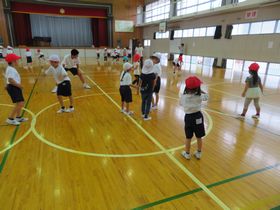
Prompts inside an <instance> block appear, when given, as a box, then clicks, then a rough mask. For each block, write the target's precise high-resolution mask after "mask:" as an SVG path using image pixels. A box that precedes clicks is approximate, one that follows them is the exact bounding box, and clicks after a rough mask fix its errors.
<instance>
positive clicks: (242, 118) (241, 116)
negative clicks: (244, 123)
mask: <svg viewBox="0 0 280 210" xmlns="http://www.w3.org/2000/svg"><path fill="white" fill-rule="evenodd" d="M236 118H237V119H240V120H244V119H245V115H242V114H239V115H237V116H236Z"/></svg>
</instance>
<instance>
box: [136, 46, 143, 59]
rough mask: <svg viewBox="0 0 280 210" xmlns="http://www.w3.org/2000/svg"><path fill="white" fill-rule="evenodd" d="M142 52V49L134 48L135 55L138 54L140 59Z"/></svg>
mask: <svg viewBox="0 0 280 210" xmlns="http://www.w3.org/2000/svg"><path fill="white" fill-rule="evenodd" d="M143 50H144V48H143V47H136V48H135V53H136V54H139V55H140V56H141V57H143Z"/></svg>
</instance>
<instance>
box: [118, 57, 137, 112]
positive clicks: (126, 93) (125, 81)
mask: <svg viewBox="0 0 280 210" xmlns="http://www.w3.org/2000/svg"><path fill="white" fill-rule="evenodd" d="M132 67H133V66H132V65H131V64H130V63H128V62H126V63H125V64H123V71H122V73H121V76H120V95H121V101H122V110H121V112H122V113H125V114H128V115H132V114H133V112H132V111H130V110H129V103H131V102H132V93H131V88H130V87H137V86H135V85H133V84H132V78H131V75H130V70H131V69H132Z"/></svg>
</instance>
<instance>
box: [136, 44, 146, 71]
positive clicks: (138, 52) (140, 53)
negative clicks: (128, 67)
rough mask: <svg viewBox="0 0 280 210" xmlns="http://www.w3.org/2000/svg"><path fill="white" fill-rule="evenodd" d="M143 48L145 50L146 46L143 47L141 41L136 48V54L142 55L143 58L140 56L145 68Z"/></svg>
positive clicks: (141, 65) (141, 63)
mask: <svg viewBox="0 0 280 210" xmlns="http://www.w3.org/2000/svg"><path fill="white" fill-rule="evenodd" d="M143 50H144V48H143V47H142V44H141V43H139V44H138V47H136V48H135V54H139V55H140V56H141V58H140V67H141V69H142V68H143Z"/></svg>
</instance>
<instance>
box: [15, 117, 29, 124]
mask: <svg viewBox="0 0 280 210" xmlns="http://www.w3.org/2000/svg"><path fill="white" fill-rule="evenodd" d="M15 120H16V121H18V122H20V123H21V122H26V121H28V118H24V117H20V118H18V117H17V118H16V119H15Z"/></svg>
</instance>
